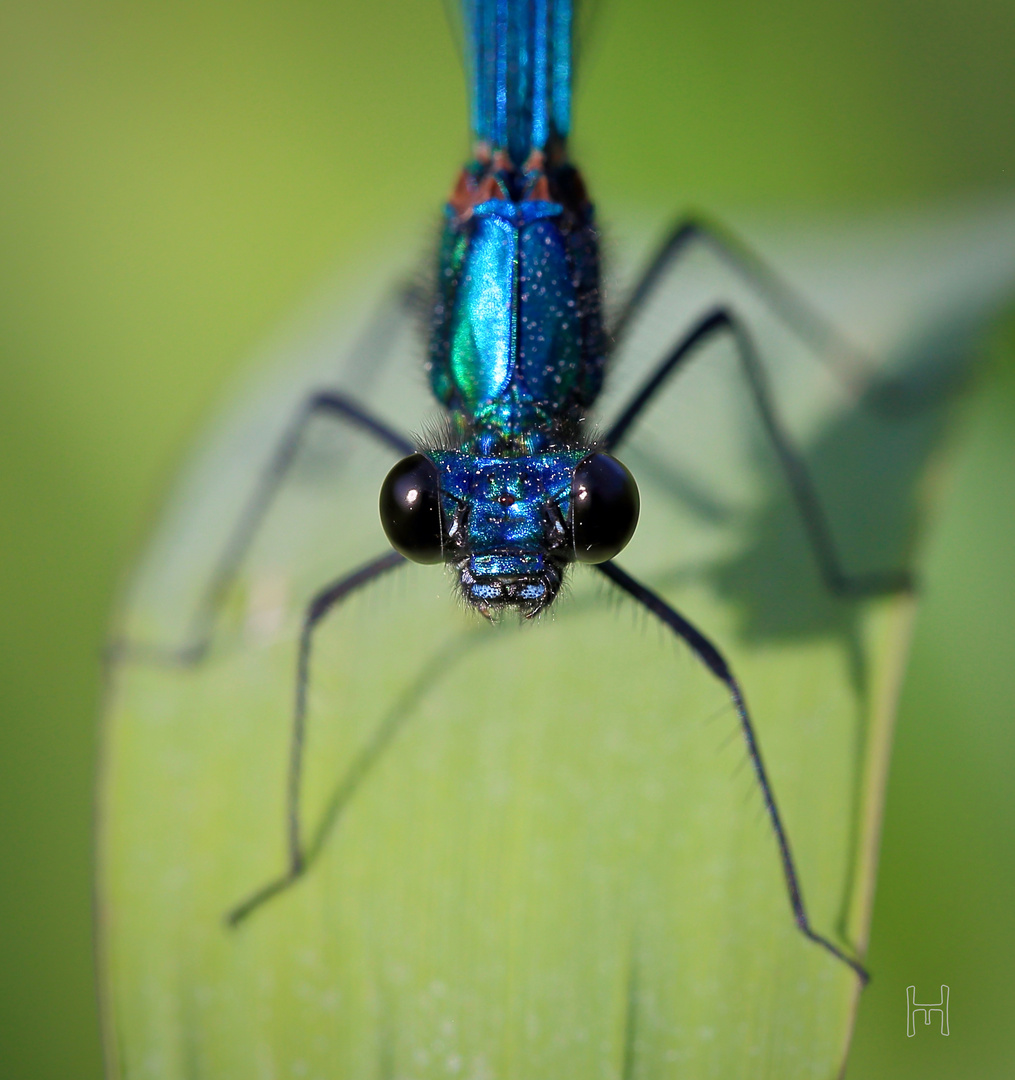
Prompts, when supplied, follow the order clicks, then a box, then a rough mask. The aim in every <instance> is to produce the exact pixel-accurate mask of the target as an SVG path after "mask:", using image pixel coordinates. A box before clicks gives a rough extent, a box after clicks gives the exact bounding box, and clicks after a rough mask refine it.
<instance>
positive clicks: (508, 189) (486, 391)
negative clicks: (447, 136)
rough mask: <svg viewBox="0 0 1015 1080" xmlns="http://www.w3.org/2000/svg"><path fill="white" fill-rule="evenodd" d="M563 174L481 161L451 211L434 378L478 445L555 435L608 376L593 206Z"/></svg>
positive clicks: (520, 443)
mask: <svg viewBox="0 0 1015 1080" xmlns="http://www.w3.org/2000/svg"><path fill="white" fill-rule="evenodd" d="M557 171H558V172H559V173H560V174H561V175H560V176H556V175H554V170H553V169H550V170H549V172H548V174H547V173H544V172H543V171H542V170H530V172H529V173H528V174H525V173H520V172H517V171H515V170H511V169H499V170H498V169H493V168H492V167H490V166H487V167H486V168H484V166H483V165H482V164H476V165H474V166H472V167H471V168H470V169H467V170H465V173H464V174H463V180H462V181H461V182H460V184H459V188H458V190H456V193H455V197H454V198H453V200H452V202H451V203H450V204H449V205H448V208H447V222H446V224H445V228H444V235H443V238H442V243H441V251H440V263H439V268H438V282H439V286H438V289H439V291H438V297H437V303H436V305H435V317H434V325H433V332H432V337H431V345H430V360H429V368H430V377H431V382H432V385H433V390H434V393H435V394H436V396H437V398H438V400H439V401H440V402H441V403H442V404H444V405H445V406H447V407H448V408H449V409H450V410H451V413H452V416H453V418H454V421H455V424H456V428H457V429H458V430H459V431H460V432H461V433H462V435H463V436H465V437H466V438H468V439H471V440H474V441H475V444H476V451H477V452H479V453H490V452H499V453H519V452H525V451H529V452H531V451H533V450H537V449H541V448H543V447H547V446H553V445H556V444H558V443H559V442H560V441H561V438H562V437H563V430H564V429H565V428H568V427H572V428H573V425H574V424H575V423H576V422H577V421H578V420H579V419H580V418H581V416H582V414H583V413H584V412H585V410H587V409H588V407H589V405H591V403H592V401H593V400H594V399H595V397H596V395H597V393H598V392H599V389H600V386H601V383H602V371H603V353H604V348H603V346H604V343H603V334H602V325H601V317H600V299H599V265H598V238H597V236H596V232H595V227H594V222H593V212H592V207H591V205H590V204H589V203H588V202H587V201H585V199H584V191H583V190H582V189H581V188H580V181H578V180H577V173H576V171H575V170H574V169H573V167H571V166H569V165H564V166H561V167H559V169H558V170H557ZM558 186H559V187H561V188H562V189H563V190H561V191H560V192H559V194H560V196H562V197H563V198H561V199H560V201H558V199H554V198H553V195H554V194H556V193H555V192H554V188H555V187H558ZM568 187H570V190H568ZM519 188H520V189H521V190H520V191H518V190H517V189H519ZM512 189H516V190H515V191H514V192H513V191H512ZM512 194H514V196H515V197H513V198H512V197H511V196H512ZM576 194H577V195H578V198H577V199H576V198H575V195H576ZM547 195H549V196H550V197H549V198H547V197H546V196H547ZM488 196H492V197H488ZM564 199H568V200H569V201H568V202H565V201H564Z"/></svg>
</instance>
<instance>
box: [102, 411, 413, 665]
mask: <svg viewBox="0 0 1015 1080" xmlns="http://www.w3.org/2000/svg"><path fill="white" fill-rule="evenodd" d="M318 416H327V417H330V418H332V419H335V420H339V421H341V422H343V423H346V424H350V425H352V426H353V427H357V428H359V429H360V430H362V431H365V432H366V433H367V434H368V435H371V436H373V437H374V438H375V439H377V440H378V441H379V442H381V443H383V444H384V445H385V446H388V447H390V448H391V449H392V450H394V451H395V452H396V453H397V454H400V455H406V454H411V453H412V451H413V446H412V443H410V442H409V440H408V439H406V438H404V437H403V436H401V435H399V434H398V432H396V431H394V430H392V428H390V427H389V426H388V425H387V424H386V423H384V421H383V420H379V419H378V418H377V417H375V416H373V415H372V414H371V413H369V412H368V411H367V410H366V409H364V408H363V407H362V406H361V405H359V404H357V403H356V402H355V401H353V400H352V399H351V398H350V397H349V396H348V395H346V394H343V393H341V392H340V391H337V390H322V391H318V392H317V393H314V394H311V395H310V397H308V398H307V399H306V401H305V402H304V403H303V404H302V405H301V406H300V409H299V411H298V412H297V414H296V416H295V418H294V419H293V422H292V423H291V424H290V426H289V428H288V430H287V431H286V433H285V435H284V436H283V437H282V440H281V442H280V443H279V444H278V447H277V448H276V450H275V453H274V455H273V457H272V459H271V461H270V462H269V463H268V466H267V468H266V469H265V470H264V472H263V473H262V474H261V477H260V479H259V480H258V483H257V486H256V487H255V488H254V491H253V492H252V494H251V496H250V499H249V500H248V501H247V504H246V506H245V507H244V508H243V512H242V513H241V514H240V516H239V518H238V519H237V521H236V524H235V525H234V526H233V531H232V533H231V534H230V537H229V540H228V542H227V543H226V546H225V548H224V549H223V551H222V554H221V555H220V556H219V559H218V562H217V563H216V565H215V569H214V570H213V571H212V574H211V577H210V578H209V579H208V583H207V585H206V586H205V588H204V591H203V593H202V594H201V599H200V600H199V602H198V605H197V607H196V609H195V611H194V614H193V616H192V618H191V620H190V624H189V627H188V629H187V633H186V635H185V637H184V643H183V644H182V645H180V646H176V647H175V648H174V647H172V646H169V647H167V646H159V645H147V644H144V643H138V642H130V641H127V642H119V643H116V644H114V646H113V647H112V648H111V649H110V653H111V656H112V658H113V659H114V660H120V659H125V660H131V661H141V662H145V663H155V664H166V665H179V666H184V667H187V666H193V665H194V664H198V663H200V662H201V660H203V659H204V657H205V655H206V653H207V652H208V647H209V645H210V644H211V639H212V635H213V634H214V631H215V620H216V618H217V617H218V613H219V610H220V608H221V606H222V601H223V600H224V599H225V597H226V594H227V593H228V592H229V588H230V586H231V585H232V583H233V581H234V580H235V578H236V574H237V571H238V570H239V568H240V565H241V563H242V562H243V559H244V556H245V555H246V553H247V550H248V549H249V547H250V544H251V541H252V540H253V538H254V536H255V535H256V534H257V530H258V529H259V528H260V526H261V523H262V522H263V521H264V518H265V516H266V515H267V513H268V510H269V508H270V507H271V504H272V502H273V501H274V499H275V496H276V495H277V494H278V491H279V489H280V488H281V486H282V483H283V481H284V480H285V478H286V476H287V474H288V472H289V469H290V467H291V466H292V463H293V461H294V460H295V458H296V455H297V453H298V451H299V448H300V445H301V443H302V441H303V434H304V432H305V431H306V428H307V425H308V424H309V423H310V421H311V420H313V419H314V418H315V417H318Z"/></svg>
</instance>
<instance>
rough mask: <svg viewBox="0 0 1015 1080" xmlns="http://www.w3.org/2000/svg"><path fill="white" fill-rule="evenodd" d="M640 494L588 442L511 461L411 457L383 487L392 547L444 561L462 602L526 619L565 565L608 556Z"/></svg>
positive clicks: (550, 594) (455, 455) (624, 534)
mask: <svg viewBox="0 0 1015 1080" xmlns="http://www.w3.org/2000/svg"><path fill="white" fill-rule="evenodd" d="M638 511H639V498H638V487H637V485H636V484H635V482H634V478H633V477H632V476H631V474H630V473H629V472H628V471H627V469H626V468H625V467H624V466H623V465H622V464H621V463H620V462H619V461H617V459H616V458H613V457H611V456H610V455H609V454H602V453H596V452H591V453H590V452H589V451H588V449H587V448H581V449H577V450H558V451H550V452H547V453H542V454H531V455H524V456H513V457H479V456H476V455H474V454H471V453H468V452H466V451H465V450H435V451H432V452H430V453H428V454H422V453H420V454H411V455H410V456H409V457H407V458H403V459H402V460H401V461H400V462H398V463H397V464H396V465H395V466H394V468H392V470H391V471H390V472H389V473H388V476H387V478H386V479H385V481H384V484H383V486H382V487H381V497H380V513H381V523H382V525H383V527H384V531H385V533H386V535H387V537H388V540H389V541H390V543H391V545H392V547H394V548H395V550H396V551H398V552H400V553H401V554H402V555H404V556H405V557H406V558H407V559H410V560H412V561H413V562H419V563H438V562H446V563H448V564H450V565H451V566H452V567H453V568H454V569H455V571H456V572H457V574H458V579H459V584H460V588H461V592H462V596H463V597H464V599H465V600H466V601H467V602H468V603H469V604H471V605H472V606H473V607H475V608H476V609H477V610H478V611H479V612H480V614H482V615H485V616H487V617H488V618H491V617H494V616H495V615H497V614H498V613H499V612H501V611H503V610H504V609H508V608H511V609H514V610H516V611H518V612H519V613H520V614H522V615H524V616H525V617H527V618H532V617H533V616H535V615H537V614H539V612H541V611H543V610H544V609H545V608H546V607H548V606H549V605H550V604H551V603H552V602H553V600H554V599H555V598H556V596H557V593H558V591H559V589H560V586H561V583H562V582H563V579H564V572H565V570H566V568H567V566H568V564H569V563H572V562H586V563H599V562H606V561H607V560H608V559H612V558H613V556H614V555H616V554H617V553H618V552H619V551H621V550H622V549H623V548H624V547H625V546H626V544H627V542H628V541H629V540H630V539H631V536H632V535H633V534H634V530H635V526H636V525H637V523H638Z"/></svg>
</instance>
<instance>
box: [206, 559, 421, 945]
mask: <svg viewBox="0 0 1015 1080" xmlns="http://www.w3.org/2000/svg"><path fill="white" fill-rule="evenodd" d="M404 562H405V559H404V558H403V557H402V556H401V555H399V554H398V552H397V551H388V552H386V553H385V554H384V555H381V556H380V557H379V558H376V559H374V560H373V561H372V562H368V563H367V564H366V565H365V566H361V567H360V568H359V569H358V570H354V571H353V572H352V573H351V574H347V575H346V576H345V577H343V578H340V579H339V580H338V581H335V582H332V584H331V585H329V586H327V588H324V589H322V590H321V591H320V592H319V593H318V594H317V595H316V596H315V597H314V598H313V600H311V601H310V604H309V605H308V606H307V609H306V612H305V613H304V615H303V628H302V630H301V631H300V647H299V654H298V658H297V661H296V703H295V707H294V708H293V720H292V734H291V737H290V742H289V774H288V781H287V784H286V823H287V825H286V837H287V847H288V857H289V865H288V867H287V869H286V871H285V873H284V874H282V875H281V876H279V877H277V878H275V879H274V880H273V881H269V882H268V884H267V885H264V886H262V887H261V888H260V889H258V890H257V892H255V893H253V894H252V895H251V896H249V897H248V898H247V899H246V900H244V901H243V902H242V903H241V904H237V906H236V907H234V908H233V909H232V910H231V911H230V912H228V914H227V915H226V922H227V923H229V925H230V926H236V925H237V924H238V923H240V922H242V921H243V920H244V919H245V918H246V917H247V916H248V915H249V914H250V913H251V912H253V911H254V910H255V909H256V908H259V907H260V906H261V905H262V904H263V903H265V901H267V900H270V899H271V898H272V897H274V896H277V895H278V894H279V893H280V892H283V891H284V890H285V889H287V888H289V886H290V885H292V884H293V883H294V882H296V881H297V880H298V879H299V878H300V877H301V875H302V874H303V873H304V871H305V870H306V868H307V863H306V859H305V856H304V851H303V838H302V833H301V829H300V785H301V782H302V778H303V744H304V739H305V736H306V724H307V688H308V686H309V684H310V653H311V648H312V646H313V636H314V630H315V629H316V628H317V625H318V623H320V621H321V620H322V619H323V618H324V617H325V615H327V614H328V613H329V612H330V611H331V610H332V608H334V607H335V606H337V605H338V604H340V603H341V602H342V601H343V600H344V599H345V598H346V597H347V596H349V594H350V593H353V592H355V591H356V590H357V589H360V588H362V587H363V586H364V585H368V584H370V582H371V581H375V580H376V579H377V578H379V577H380V576H381V574H383V573H385V572H386V571H388V570H393V569H394V568H395V567H396V566H401V565H402V563H404Z"/></svg>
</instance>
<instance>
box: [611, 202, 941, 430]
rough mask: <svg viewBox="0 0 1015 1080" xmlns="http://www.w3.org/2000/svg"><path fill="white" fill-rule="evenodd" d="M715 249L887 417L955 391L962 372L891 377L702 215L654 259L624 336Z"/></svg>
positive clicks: (617, 327) (633, 300)
mask: <svg viewBox="0 0 1015 1080" xmlns="http://www.w3.org/2000/svg"><path fill="white" fill-rule="evenodd" d="M695 246H698V247H703V248H706V249H707V250H709V251H711V252H712V253H713V254H714V255H716V256H717V258H718V259H719V260H720V261H721V262H722V263H723V264H724V265H725V266H728V267H729V268H730V269H731V270H732V271H733V272H734V273H735V274H736V275H737V276H738V277H740V278H741V279H742V280H743V281H745V282H746V283H747V284H748V285H749V286H750V287H751V288H752V289H753V290H754V291H755V293H756V294H757V295H758V296H759V297H760V298H761V300H763V301H764V303H765V304H767V305H768V307H769V308H770V309H771V310H772V311H773V312H775V313H776V314H777V315H778V316H779V318H780V319H782V320H783V322H785V323H786V325H787V326H788V327H789V328H790V329H791V330H792V331H793V332H794V333H795V334H796V335H797V336H798V337H799V338H800V339H801V340H802V341H804V342H806V343H807V344H808V345H809V346H810V347H811V348H812V349H814V351H815V353H816V354H817V355H818V356H819V357H821V358H822V359H824V360H825V361H826V362H827V363H828V365H829V367H830V369H831V371H832V372H833V373H834V374H835V376H836V377H837V378H838V379H839V381H840V382H841V383H842V384H843V385H844V386H845V387H846V389H847V390H849V391H850V392H851V393H852V394H853V395H854V396H855V397H856V398H857V399H859V400H861V401H862V402H863V403H864V404H865V405H866V406H867V407H868V408H869V409H871V410H872V411H874V412H878V413H881V414H883V415H885V416H892V417H897V418H898V417H903V416H907V415H914V414H916V413H919V412H921V411H922V410H923V409H925V408H927V407H929V406H932V405H934V404H935V403H936V402H938V401H940V400H941V399H942V398H943V397H945V396H946V395H947V394H948V393H950V392H951V391H953V390H955V389H956V388H957V387H958V385H959V383H960V381H961V379H962V373H961V372H953V373H944V374H943V375H939V376H938V377H937V378H932V379H930V380H927V381H923V382H921V383H919V384H909V383H904V382H902V381H900V380H898V379H894V378H891V377H888V378H886V377H885V376H884V375H882V374H881V373H880V372H879V371H878V365H877V363H876V361H875V360H874V359H873V358H872V357H871V356H869V355H868V354H866V353H865V352H863V350H861V349H860V348H858V347H857V346H856V345H854V344H853V342H851V341H850V340H849V339H848V338H847V337H846V336H845V335H844V334H842V332H841V331H839V330H838V329H837V328H836V326H835V325H834V323H832V322H831V321H830V320H829V319H827V318H826V317H825V316H824V315H822V314H821V312H820V311H818V310H817V308H815V307H814V305H813V304H811V303H810V302H809V301H808V300H807V299H806V298H805V297H804V295H803V294H802V293H801V292H800V291H799V290H797V289H795V288H794V287H793V286H792V285H791V284H790V283H789V282H788V281H787V280H786V279H785V278H784V277H783V276H782V275H781V274H779V273H778V272H777V271H776V270H774V269H773V268H772V267H771V266H769V264H768V263H767V262H765V261H764V259H762V258H761V256H760V255H758V253H757V252H755V251H754V250H752V249H751V248H750V247H748V246H747V244H745V243H744V242H743V241H742V240H740V239H739V238H738V237H737V236H735V235H734V234H733V233H731V232H730V231H729V230H728V229H726V228H725V227H723V226H722V225H719V224H718V223H716V222H714V221H709V220H707V219H706V218H705V217H703V216H701V215H688V216H687V217H685V218H682V219H680V220H679V221H678V222H677V224H676V225H674V226H673V228H672V229H671V230H670V232H669V233H668V234H667V236H666V239H665V240H664V241H663V243H662V244H661V245H660V246H659V249H658V250H657V251H656V253H655V255H654V256H653V257H652V259H651V260H650V261H649V263H648V265H647V266H646V267H645V269H644V271H643V272H642V274H641V277H640V278H639V280H638V283H637V285H635V287H634V290H633V291H632V293H631V295H630V296H629V297H628V299H627V301H626V303H625V304H624V306H623V308H621V310H620V313H619V314H618V316H617V319H616V321H615V323H614V325H613V327H612V333H613V337H614V338H615V339H617V340H619V339H620V338H621V337H622V336H623V334H624V333H625V331H626V330H627V328H628V327H629V326H630V324H631V323H632V322H633V321H634V319H635V318H636V317H637V315H638V313H639V311H640V310H641V309H642V307H643V306H644V304H645V302H646V301H647V300H648V299H649V297H650V296H651V295H652V293H653V292H654V291H655V289H656V287H657V286H658V285H659V282H660V281H661V280H662V278H663V276H664V275H665V274H666V273H667V272H668V271H670V270H671V269H673V267H675V266H676V265H677V263H679V261H680V260H681V258H683V256H684V255H685V254H686V253H687V252H688V251H690V250H691V249H692V248H693V247H695Z"/></svg>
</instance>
